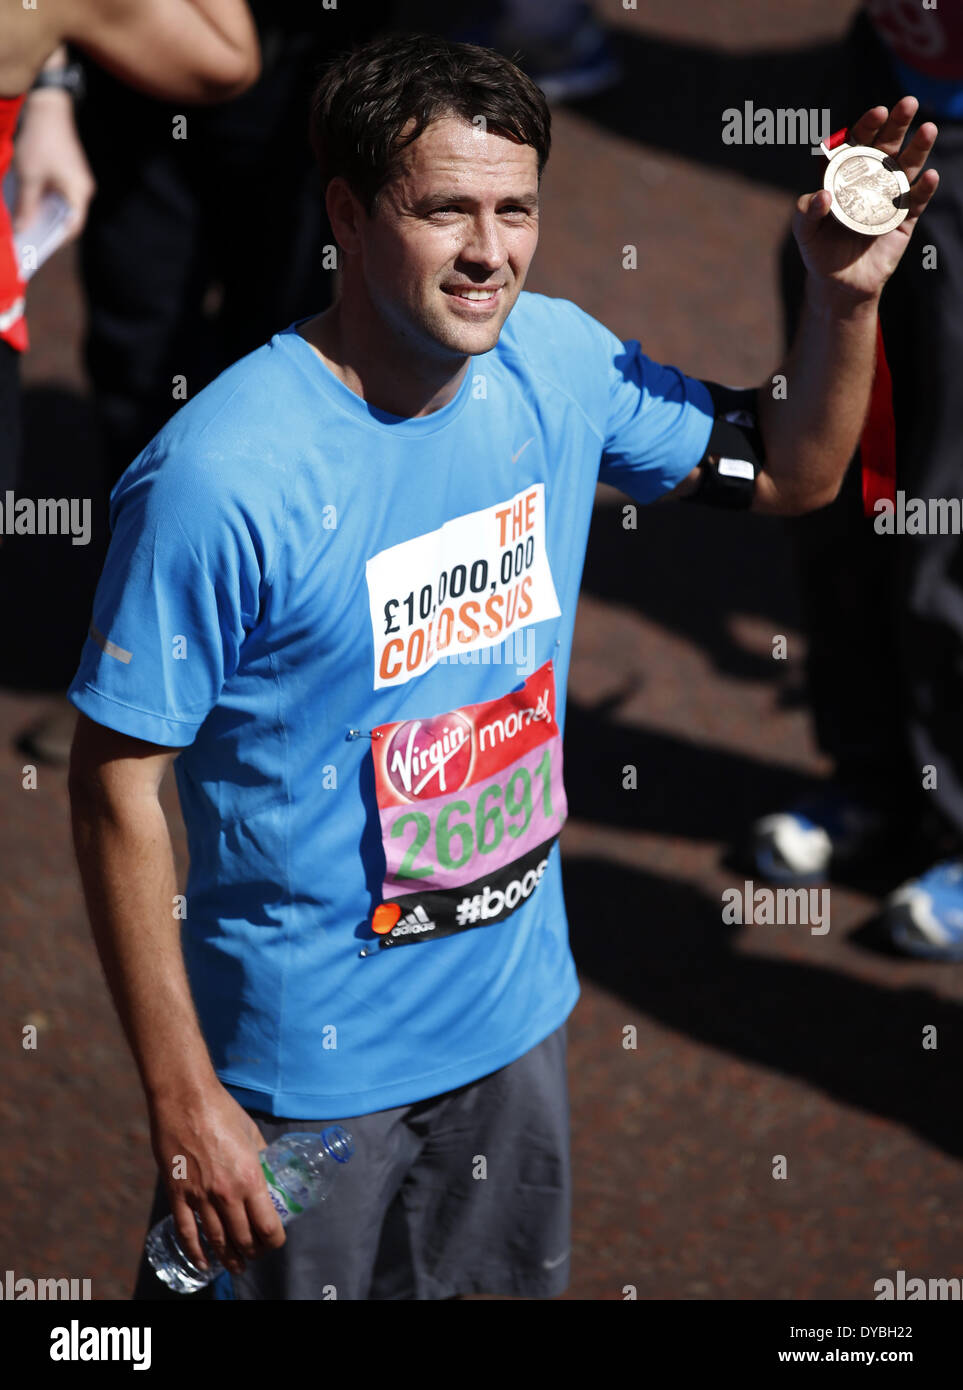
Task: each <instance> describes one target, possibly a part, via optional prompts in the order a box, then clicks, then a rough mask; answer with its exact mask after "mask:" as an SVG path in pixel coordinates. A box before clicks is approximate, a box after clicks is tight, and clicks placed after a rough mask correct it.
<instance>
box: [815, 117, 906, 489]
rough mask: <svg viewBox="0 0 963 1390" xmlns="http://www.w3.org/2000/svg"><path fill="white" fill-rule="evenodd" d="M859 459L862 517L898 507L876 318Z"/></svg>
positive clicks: (838, 138)
mask: <svg viewBox="0 0 963 1390" xmlns="http://www.w3.org/2000/svg"><path fill="white" fill-rule="evenodd" d="M845 139H846V127H845V126H844V127H843V128H842V130H835V131H833V133H832V135H830V137H829V139H828V140H826V141H825V142H824V143H825V147H826V149H827V150H834V149H836V148H837V147H838V146H839V145H842V144H843V143H844V141H845ZM859 457H860V464H861V467H862V476H863V515H864V516H873V515H874V510H875V504H876V502H878V501H879V500H880V499H886V500H888V501H890V502H892V503H893V506H894V507H895V505H896V422H895V420H894V418H893V379H892V377H891V376H890V371H889V363H888V362H887V361H886V349H885V347H884V345H883V328H882V324H881V323H880V321H879V315H877V317H876V370H875V373H874V375H873V387H872V391H871V392H870V397H869V410H868V412H867V415H866V423H865V424H864V425H863V433H862V436H861V437H860V441H859Z"/></svg>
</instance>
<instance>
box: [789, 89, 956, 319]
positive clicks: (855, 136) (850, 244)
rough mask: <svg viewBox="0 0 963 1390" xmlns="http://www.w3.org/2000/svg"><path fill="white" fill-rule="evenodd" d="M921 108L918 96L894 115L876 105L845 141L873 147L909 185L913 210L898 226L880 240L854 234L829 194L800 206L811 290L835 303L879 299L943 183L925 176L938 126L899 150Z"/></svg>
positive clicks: (810, 196)
mask: <svg viewBox="0 0 963 1390" xmlns="http://www.w3.org/2000/svg"><path fill="white" fill-rule="evenodd" d="M918 108H919V102H918V101H917V100H916V98H915V97H903V98H902V100H900V101H898V102H897V103H896V105H895V106H894V107H893V109H892V111H888V110H887V109H886V107H885V106H874V107H873V108H872V109H871V110H869V111H867V112H866V114H865V115H864V116H862V117H861V118H860V119H859V120H858V121H857V122H856V124H855V125H854V126H853V127H852V128H851V129H850V130H849V132H848V134H847V136H846V141H847V144H850V145H872V146H875V148H876V149H878V150H883V151H884V152H885V153H886V154H888V155H891V156H892V157H893V159H895V160H896V162H897V163H898V164H899V166H900V168H901V169H902V171H903V173H904V174H905V175H906V177H907V179H908V180H909V183H910V192H909V211H908V213H907V215H906V217H905V218H904V219H903V221H902V222H901V223H900V225H899V226H898V227H895V228H894V229H893V230H892V231H891V232H886V233H885V235H883V236H876V237H870V236H863V235H862V234H861V233H859V232H852V231H850V230H849V228H848V227H844V226H843V225H842V223H841V222H837V220H836V218H835V217H833V215H832V214H831V212H830V211H829V209H830V207H831V205H832V201H833V200H832V194H831V193H830V192H829V191H828V190H827V189H820V190H819V192H818V193H804V194H803V195H802V197H801V198H800V199H799V201H798V202H797V204H796V213H795V215H794V217H793V233H794V235H795V237H796V241H797V243H798V245H799V251H800V254H801V256H802V258H803V261H804V263H805V265H806V269H807V270H808V272H809V277H810V284H811V287H812V288H813V289H815V290H816V291H817V293H820V294H821V296H824V297H825V299H826V301H827V302H828V303H830V304H832V303H834V302H835V303H839V304H847V303H859V302H861V301H872V300H874V299H877V298H878V297H879V294H880V291H881V290H882V288H883V286H884V285H885V283H886V281H887V280H888V279H889V277H890V276H891V275H892V273H893V271H894V270H895V269H896V267H897V265H899V262H900V258H901V257H902V255H903V253H904V251H905V250H906V248H907V246H908V245H909V240H910V237H911V236H912V235H913V229H914V228H915V226H916V223H917V221H918V219H919V216H920V214H921V213H922V211H923V209H924V208H925V207H926V205H927V203H928V202H929V200H930V199H931V198H932V196H933V194H934V193H935V192H936V188H937V185H938V184H939V181H940V176H939V174H938V173H937V172H936V170H935V169H928V170H927V171H926V173H921V170H922V168H923V165H924V164H925V163H926V161H927V159H928V157H929V153H930V150H931V149H932V148H933V145H934V144H935V143H936V135H937V129H936V126H935V125H934V124H933V122H932V121H926V122H924V124H923V125H921V126H920V128H919V130H917V132H916V134H915V135H914V136H913V138H912V140H910V142H909V144H908V145H907V146H906V148H905V149H903V150H901V148H900V147H901V146H902V144H903V141H904V139H905V138H906V132H907V131H908V130H909V127H910V123H911V122H912V120H913V117H914V116H915V115H916V112H917V110H918Z"/></svg>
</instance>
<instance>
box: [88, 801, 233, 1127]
mask: <svg viewBox="0 0 963 1390" xmlns="http://www.w3.org/2000/svg"><path fill="white" fill-rule="evenodd" d="M71 804H72V820H73V832H74V845H75V848H76V852H77V862H78V864H79V866H80V873H81V878H82V880H83V885H84V895H85V897H86V901H87V911H88V913H89V916H90V923H91V927H92V930H93V934H94V939H95V941H96V943H97V950H98V952H99V955H100V960H101V964H102V966H103V968H104V974H105V975H106V977H107V982H108V985H109V986H110V991H111V994H112V996H113V1000H114V1005H115V1007H116V1009H117V1013H118V1015H119V1017H120V1020H121V1023H122V1025H123V1028H124V1032H125V1034H126V1036H127V1041H128V1043H129V1045H130V1049H131V1051H132V1053H133V1055H134V1060H135V1061H136V1063H137V1067H138V1070H139V1071H140V1075H141V1081H142V1083H143V1086H144V1090H145V1092H146V1094H147V1097H148V1100H152V1099H159V1098H163V1097H164V1096H167V1095H170V1094H181V1095H184V1096H188V1095H190V1094H193V1093H197V1092H200V1091H203V1090H205V1089H207V1087H209V1086H210V1085H211V1084H212V1083H215V1084H219V1083H217V1076H216V1073H215V1072H214V1068H213V1066H212V1064H211V1059H210V1054H209V1053H208V1051H207V1046H206V1044H205V1042H204V1039H203V1035H202V1034H201V1030H200V1026H199V1024H198V1021H197V1014H196V1012H195V1009H194V1003H193V1000H192V999H191V993H190V985H189V983H188V980H187V974H186V971H185V969H184V958H183V954H182V951H181V943H180V922H179V919H177V918H175V917H174V915H173V913H174V896H175V894H176V892H177V883H176V877H175V871H174V855H173V850H172V847H171V841H170V834H169V831H168V828H167V821H166V819H165V816H164V812H163V809H162V807H161V805H160V803H159V801H157V800H156V798H146V799H139V800H138V801H137V802H136V803H133V802H125V803H123V804H122V805H118V804H116V802H111V801H110V800H109V799H108V798H107V797H106V794H98V793H97V792H95V791H94V790H92V789H89V788H87V789H81V790H79V791H78V790H77V789H76V788H74V787H72V788H71Z"/></svg>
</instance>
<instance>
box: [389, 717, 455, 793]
mask: <svg viewBox="0 0 963 1390" xmlns="http://www.w3.org/2000/svg"><path fill="white" fill-rule="evenodd" d="M471 763H472V736H471V725H470V724H469V722H468V720H467V719H466V718H465V716H464V715H463V714H459V713H458V712H457V711H454V710H453V711H452V712H451V713H450V714H439V715H436V716H435V718H434V719H409V720H408V721H407V722H406V723H404V724H402V725H401V726H400V727H399V728H398V729H396V730H395V733H394V736H393V737H392V740H391V742H390V743H389V745H388V754H387V757H386V758H385V765H386V767H387V770H388V777H389V778H390V780H391V785H392V786H393V787H394V789H395V791H396V792H399V793H400V794H401V795H402V796H405V797H407V798H408V800H409V801H422V800H425V799H427V798H428V797H432V796H438V795H439V794H440V793H441V792H454V791H457V790H458V788H459V787H463V786H464V785H465V783H466V782H467V781H468V776H469V773H470V772H471Z"/></svg>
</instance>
